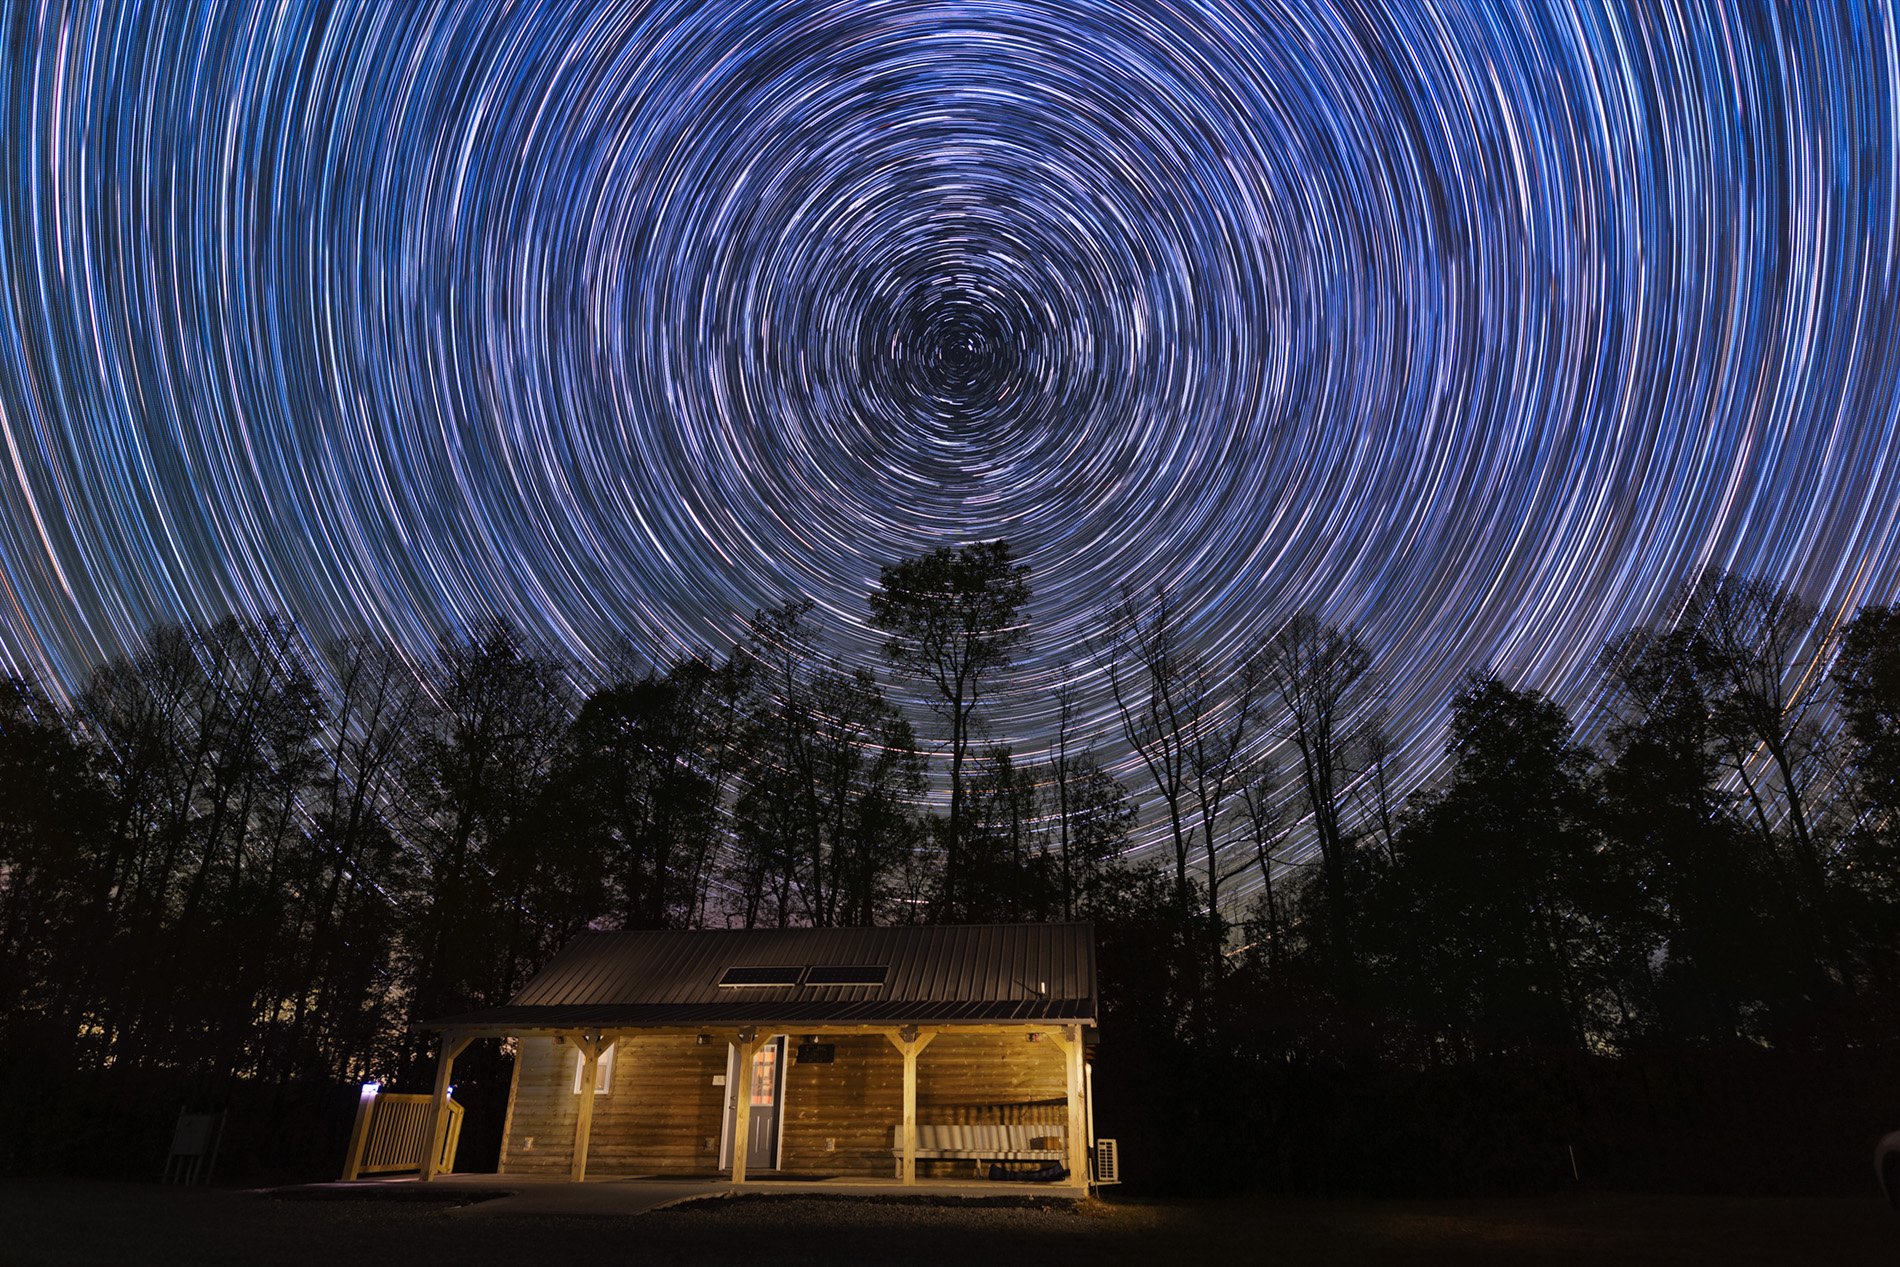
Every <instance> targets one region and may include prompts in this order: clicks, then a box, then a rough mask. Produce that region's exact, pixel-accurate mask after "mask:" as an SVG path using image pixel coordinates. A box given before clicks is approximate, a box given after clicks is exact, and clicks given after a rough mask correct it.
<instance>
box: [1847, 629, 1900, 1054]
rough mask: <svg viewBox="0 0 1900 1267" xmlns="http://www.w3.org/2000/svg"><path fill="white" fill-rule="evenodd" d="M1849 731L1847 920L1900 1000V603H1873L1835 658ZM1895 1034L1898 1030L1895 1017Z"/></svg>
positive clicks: (1869, 961)
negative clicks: (1850, 809)
mask: <svg viewBox="0 0 1900 1267" xmlns="http://www.w3.org/2000/svg"><path fill="white" fill-rule="evenodd" d="M1834 681H1835V683H1836V685H1838V686H1839V688H1840V698H1841V712H1842V716H1843V718H1844V720H1845V722H1846V730H1847V738H1848V756H1847V765H1848V769H1849V772H1850V774H1851V777H1852V783H1851V785H1850V790H1851V796H1852V803H1853V811H1854V812H1853V823H1852V827H1851V829H1850V831H1849V833H1848V838H1847V847H1846V850H1845V852H1844V856H1843V857H1842V859H1841V862H1840V872H1841V877H1842V887H1843V888H1844V889H1845V893H1844V895H1843V896H1844V898H1845V900H1846V902H1847V904H1848V911H1847V921H1848V923H1849V925H1850V930H1851V936H1852V939H1853V943H1854V946H1855V948H1856V952H1857V957H1858V959H1859V960H1860V962H1861V964H1862V966H1863V970H1864V971H1865V972H1867V973H1868V974H1870V975H1871V976H1872V977H1873V978H1874V979H1875V980H1876V982H1878V983H1879V986H1880V989H1881V992H1882V994H1883V996H1884V997H1885V999H1887V1000H1888V1003H1887V1005H1886V1006H1885V1007H1884V1008H1870V1011H1872V1012H1874V1013H1875V1014H1877V1015H1878V1014H1883V1013H1884V1015H1886V1016H1888V1017H1891V1016H1893V1015H1894V1014H1895V1011H1894V1008H1893V1006H1892V1003H1893V1001H1895V1000H1900V607H1868V608H1864V609H1862V611H1861V612H1860V613H1859V614H1858V615H1857V616H1855V618H1854V620H1853V622H1852V623H1851V624H1849V625H1848V627H1847V630H1846V633H1845V635H1844V636H1843V637H1842V639H1841V650H1840V655H1839V657H1838V658H1837V659H1836V661H1835V665H1834ZM1887 1033H1888V1036H1889V1037H1891V1036H1892V1028H1891V1022H1889V1026H1888V1030H1887Z"/></svg>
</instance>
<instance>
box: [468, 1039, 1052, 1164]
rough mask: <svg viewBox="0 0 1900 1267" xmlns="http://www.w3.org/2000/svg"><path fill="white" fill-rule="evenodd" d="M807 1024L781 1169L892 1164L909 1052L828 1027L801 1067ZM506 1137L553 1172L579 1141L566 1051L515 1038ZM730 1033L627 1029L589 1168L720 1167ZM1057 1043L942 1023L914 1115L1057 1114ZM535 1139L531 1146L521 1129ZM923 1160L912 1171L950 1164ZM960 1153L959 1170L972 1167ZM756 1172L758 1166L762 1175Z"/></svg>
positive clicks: (599, 1101) (986, 1118)
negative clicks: (816, 1057)
mask: <svg viewBox="0 0 1900 1267" xmlns="http://www.w3.org/2000/svg"><path fill="white" fill-rule="evenodd" d="M801 1037H802V1035H799V1034H797V1033H791V1034H788V1035H787V1036H786V1038H787V1041H786V1050H785V1058H786V1066H785V1098H784V1101H783V1112H784V1118H783V1122H782V1126H781V1132H782V1133H781V1145H780V1167H781V1169H782V1170H783V1171H784V1172H786V1173H790V1174H815V1175H861V1176H867V1177H876V1178H889V1177H891V1175H892V1174H893V1162H892V1158H891V1128H892V1127H893V1126H894V1125H895V1124H896V1123H897V1122H898V1121H899V1120H900V1119H901V1117H902V1114H903V1097H904V1062H903V1058H902V1057H901V1056H900V1055H899V1054H898V1051H897V1048H895V1047H894V1046H892V1045H891V1043H890V1042H889V1040H887V1039H886V1038H885V1037H884V1036H883V1035H882V1034H851V1035H828V1036H824V1037H822V1038H820V1041H821V1042H825V1043H830V1044H832V1046H833V1048H834V1058H833V1060H832V1063H830V1064H815V1063H814V1064H799V1063H798V1059H797V1056H798V1043H799V1040H800V1038H801ZM516 1059H517V1061H518V1062H519V1069H518V1072H517V1075H516V1083H515V1099H514V1105H513V1110H512V1113H511V1115H510V1119H509V1124H508V1138H507V1140H506V1141H505V1143H504V1145H503V1152H502V1169H503V1171H504V1172H505V1173H508V1174H561V1175H565V1174H566V1173H567V1169H568V1160H569V1157H570V1155H571V1153H572V1150H573V1142H574V1112H575V1102H576V1100H577V1099H578V1097H577V1096H576V1095H575V1094H574V1049H573V1048H572V1047H570V1046H567V1045H565V1044H561V1045H558V1046H557V1045H556V1042H555V1040H554V1039H552V1038H525V1039H523V1040H521V1045H520V1050H519V1054H518V1055H517V1056H516ZM726 1059H727V1045H726V1040H725V1037H724V1036H722V1035H714V1038H713V1041H712V1042H711V1043H709V1044H707V1045H705V1046H699V1045H696V1044H695V1043H694V1042H693V1039H692V1038H691V1037H690V1036H682V1035H678V1034H673V1035H660V1036H650V1035H631V1036H627V1037H623V1038H621V1040H620V1042H619V1044H618V1046H617V1048H616V1051H615V1056H614V1062H615V1063H614V1072H613V1082H612V1086H611V1089H610V1091H609V1092H608V1093H607V1094H605V1095H601V1096H599V1097H598V1098H596V1099H595V1101H594V1126H593V1145H592V1147H591V1148H590V1149H589V1156H588V1159H587V1173H588V1174H589V1175H598V1176H601V1177H608V1176H614V1175H642V1174H709V1173H712V1172H714V1171H716V1170H717V1169H718V1166H719V1139H720V1132H721V1130H722V1129H723V1126H724V1123H723V1121H722V1119H721V1114H722V1111H723V1108H724V1103H725V1088H724V1087H720V1086H715V1085H713V1078H714V1077H715V1076H717V1075H723V1074H724V1073H725V1072H726ZM1064 1088H1065V1083H1064V1077H1063V1064H1062V1051H1061V1049H1060V1048H1059V1047H1057V1046H1056V1044H1054V1043H1053V1042H1050V1041H1049V1040H1048V1039H1046V1038H1045V1039H1043V1040H1042V1041H1040V1042H1034V1043H1032V1042H1029V1041H1027V1039H1026V1038H1025V1036H1024V1035H1022V1034H959V1033H955V1032H944V1033H939V1034H938V1035H937V1037H936V1038H935V1039H933V1040H932V1041H931V1043H930V1045H929V1046H928V1047H926V1048H924V1051H923V1054H922V1055H921V1056H919V1057H918V1060H917V1120H918V1121H919V1122H926V1123H928V1122H974V1121H983V1122H1052V1123H1054V1122H1062V1121H1064V1120H1066V1119H1065V1111H1064V1108H1063V1106H1062V1100H1063V1095H1064ZM530 1138H532V1139H533V1141H534V1143H533V1146H532V1147H529V1145H528V1140H529V1139H530ZM949 1166H951V1163H934V1162H920V1163H919V1174H920V1176H921V1175H923V1174H926V1173H932V1172H933V1171H935V1172H936V1173H952V1171H951V1170H949V1169H945V1168H946V1167H949ZM969 1169H970V1163H968V1162H964V1163H962V1166H961V1171H960V1173H967V1172H968V1171H969ZM761 1177H763V1176H761Z"/></svg>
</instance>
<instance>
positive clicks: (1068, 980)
mask: <svg viewBox="0 0 1900 1267" xmlns="http://www.w3.org/2000/svg"><path fill="white" fill-rule="evenodd" d="M1095 1021H1096V986H1095V944H1094V938H1093V934H1092V931H1091V929H1090V927H1089V926H1088V925H1086V924H993V925H979V926H957V927H947V926H946V927H936V926H912V927H899V928H793V929H706V930H693V931H663V932H622V933H613V932H589V933H584V934H582V935H581V936H580V937H579V938H578V939H576V940H575V941H574V942H573V943H572V944H570V945H569V946H568V947H567V948H566V949H564V950H563V951H562V952H561V953H560V954H559V955H557V956H556V957H555V959H554V960H553V961H552V962H551V963H549V964H548V966H547V967H546V968H545V969H544V970H543V971H542V972H541V973H540V974H539V975H537V976H536V977H535V978H534V979H533V980H532V981H530V982H529V983H528V984H527V985H526V986H525V987H524V988H523V989H522V990H521V992H520V993H519V994H518V995H516V997H515V998H514V999H513V1000H512V1001H511V1002H509V1003H508V1004H507V1006H505V1007H497V1008H490V1009H486V1010H484V1011H479V1012H470V1013H467V1014H465V1015H461V1016H451V1017H446V1018H443V1019H442V1020H439V1021H436V1022H433V1023H431V1024H430V1025H429V1026H428V1028H430V1029H432V1030H436V1031H439V1032H440V1034H441V1036H442V1041H441V1059H440V1062H439V1065H438V1068H437V1076H436V1090H435V1108H436V1118H437V1127H436V1130H437V1134H436V1139H437V1141H438V1147H436V1148H432V1149H431V1150H430V1153H429V1155H430V1156H431V1157H434V1156H438V1155H440V1152H441V1149H440V1147H439V1141H440V1140H441V1138H442V1135H441V1131H442V1129H443V1128H444V1125H445V1122H446V1118H447V1112H448V1088H449V1084H450V1079H451V1077H452V1073H453V1066H454V1061H455V1057H456V1055H457V1054H458V1053H459V1052H461V1051H462V1050H463V1049H464V1048H465V1047H466V1046H467V1045H468V1044H469V1043H470V1042H472V1041H474V1040H476V1039H478V1038H506V1039H511V1040H513V1041H514V1043H515V1044H516V1057H515V1067H514V1082H513V1085H512V1087H511V1088H510V1090H509V1096H508V1116H507V1124H506V1126H505V1128H504V1140H503V1143H502V1152H501V1170H502V1172H503V1173H505V1174H541V1175H550V1176H565V1177H567V1178H569V1179H571V1180H574V1181H576V1182H578V1181H580V1180H582V1179H584V1178H586V1177H588V1176H595V1177H608V1176H611V1177H625V1176H634V1175H711V1174H715V1173H725V1174H729V1175H730V1176H731V1180H732V1182H734V1183H744V1182H746V1181H747V1180H748V1179H749V1178H754V1179H758V1178H770V1177H772V1176H774V1175H780V1176H788V1177H789V1176H796V1177H799V1178H808V1177H820V1176H823V1177H861V1178H866V1179H882V1180H884V1181H886V1182H889V1181H891V1180H892V1179H896V1180H897V1181H899V1182H901V1183H904V1184H914V1183H916V1182H918V1181H919V1179H920V1178H923V1179H949V1178H970V1177H985V1178H987V1177H989V1176H991V1175H992V1174H995V1173H1010V1172H1020V1171H1025V1170H1032V1169H1042V1173H1045V1174H1048V1173H1051V1170H1050V1169H1047V1168H1052V1167H1054V1166H1060V1167H1062V1168H1063V1169H1066V1171H1067V1172H1068V1175H1067V1177H1066V1179H1065V1180H1064V1181H1065V1182H1066V1183H1068V1184H1072V1185H1080V1184H1085V1183H1087V1182H1088V1176H1089V1157H1090V1147H1091V1144H1092V1140H1091V1134H1092V1129H1091V1118H1092V1114H1091V1110H1090V1104H1089V1088H1090V1071H1089V1065H1088V1058H1089V1050H1090V1047H1091V1045H1092V1043H1093V1038H1094V1033H1095V1030H1094V1026H1095ZM742 1087H743V1088H744V1089H745V1093H744V1094H740V1090H741V1088H742ZM997 1167H1001V1168H1003V1169H1002V1171H1001V1172H998V1171H997V1170H996V1168H997ZM432 1172H433V1168H432V1167H425V1170H424V1173H423V1178H425V1179H428V1178H432V1177H433V1173H432Z"/></svg>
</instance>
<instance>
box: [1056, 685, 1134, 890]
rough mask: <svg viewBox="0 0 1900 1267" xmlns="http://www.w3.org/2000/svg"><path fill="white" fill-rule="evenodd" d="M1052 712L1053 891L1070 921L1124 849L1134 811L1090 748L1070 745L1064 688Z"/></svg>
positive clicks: (1070, 702)
mask: <svg viewBox="0 0 1900 1267" xmlns="http://www.w3.org/2000/svg"><path fill="white" fill-rule="evenodd" d="M1056 708H1057V718H1056V735H1055V740H1054V742H1053V743H1052V745H1051V748H1050V752H1049V767H1050V772H1051V784H1052V787H1051V799H1052V800H1053V802H1054V804H1053V806H1052V807H1051V808H1052V809H1053V812H1054V813H1053V816H1054V819H1055V824H1054V827H1055V840H1056V887H1057V889H1058V893H1059V897H1060V902H1061V914H1062V918H1063V919H1065V920H1071V919H1074V918H1076V912H1077V911H1078V910H1079V909H1081V907H1082V906H1083V904H1084V903H1085V902H1087V901H1088V900H1089V896H1090V895H1091V894H1093V893H1094V892H1095V891H1096V889H1097V887H1098V886H1099V885H1100V883H1101V880H1102V876H1103V873H1104V871H1105V870H1106V869H1107V868H1108V867H1109V866H1110V864H1111V863H1113V862H1114V860H1115V859H1116V858H1117V857H1118V856H1119V855H1120V854H1121V852H1122V850H1123V848H1125V847H1126V846H1127V844H1128V836H1129V833H1130V832H1131V831H1133V830H1134V826H1135V807H1134V805H1133V804H1132V803H1131V802H1130V801H1129V799H1128V789H1127V788H1125V787H1123V786H1122V784H1121V782H1120V781H1119V780H1118V779H1116V778H1115V776H1114V775H1112V774H1110V773H1109V772H1108V771H1107V770H1106V769H1105V768H1103V766H1102V763H1101V762H1100V761H1099V760H1097V759H1096V756H1095V751H1094V749H1093V748H1091V747H1088V746H1086V745H1085V746H1083V747H1081V748H1079V749H1078V748H1075V747H1074V746H1073V744H1072V740H1071V735H1072V732H1073V728H1074V722H1075V693H1074V689H1073V687H1071V686H1070V685H1068V684H1067V683H1064V684H1063V685H1062V686H1059V687H1058V688H1057V690H1056Z"/></svg>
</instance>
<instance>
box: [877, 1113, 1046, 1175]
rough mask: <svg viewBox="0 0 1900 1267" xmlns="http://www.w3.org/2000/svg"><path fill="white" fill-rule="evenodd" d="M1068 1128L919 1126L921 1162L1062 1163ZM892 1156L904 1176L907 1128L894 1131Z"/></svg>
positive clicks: (1041, 1125)
mask: <svg viewBox="0 0 1900 1267" xmlns="http://www.w3.org/2000/svg"><path fill="white" fill-rule="evenodd" d="M1066 1134H1067V1129H1066V1128H1065V1127H1062V1126H1059V1125H1056V1124H1053V1123H1035V1122H1000V1123H999V1122H957V1123H939V1122H932V1123H919V1124H918V1126H917V1159H918V1160H919V1161H974V1162H975V1163H977V1166H978V1167H979V1168H981V1166H982V1164H983V1163H984V1162H986V1161H1061V1160H1063V1159H1064V1158H1065V1157H1067V1156H1068V1151H1067V1149H1066V1147H1065V1145H1066V1144H1067V1142H1068V1141H1067V1140H1066V1139H1065V1138H1064V1137H1065V1136H1066ZM891 1155H892V1156H893V1157H895V1158H896V1159H897V1177H898V1178H900V1179H901V1178H903V1177H904V1128H903V1126H902V1125H901V1124H900V1125H898V1126H894V1127H892V1128H891Z"/></svg>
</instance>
